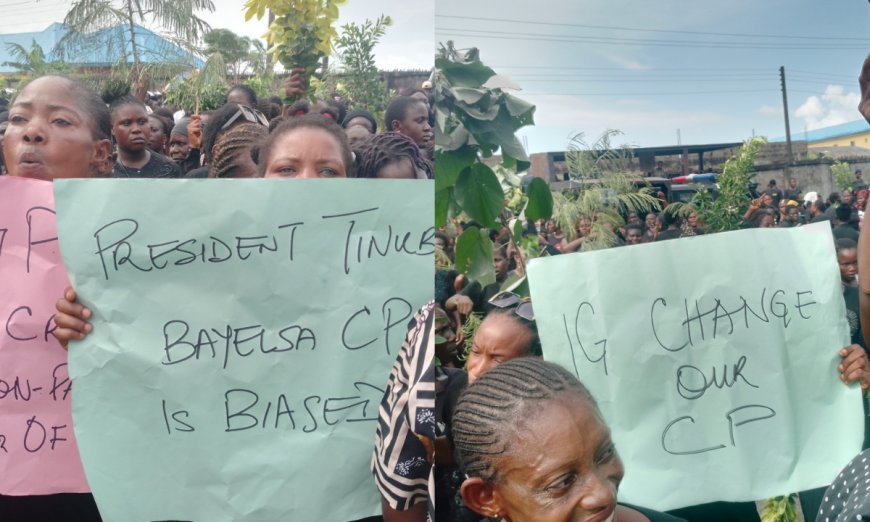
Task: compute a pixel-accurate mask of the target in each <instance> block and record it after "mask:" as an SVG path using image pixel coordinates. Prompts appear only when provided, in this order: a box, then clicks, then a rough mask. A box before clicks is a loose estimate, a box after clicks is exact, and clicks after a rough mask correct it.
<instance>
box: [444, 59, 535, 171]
mask: <svg viewBox="0 0 870 522" xmlns="http://www.w3.org/2000/svg"><path fill="white" fill-rule="evenodd" d="M435 68H436V71H437V75H436V78H435V98H436V101H435V135H436V144H435V150H436V151H444V152H451V151H458V150H461V149H463V148H465V147H471V148H473V149H474V150H475V152H477V153H479V154H480V155H482V156H483V157H490V156H492V155H493V154H495V153H496V152H498V151H500V152H501V156H502V163H503V164H504V165H505V166H506V167H508V168H515V169H516V170H517V171H518V172H522V171H524V170H526V169H528V167H529V165H530V164H529V159H528V156H527V155H526V151H525V150H524V149H523V146H522V144H521V143H520V140H519V139H518V138H517V137H516V135H515V133H516V131H517V130H519V129H520V128H521V127H524V126H526V125H533V124H534V119H533V117H534V112H535V106H534V105H532V104H530V103H527V102H525V101H523V100H520V99H519V98H517V97H515V96H513V95H511V94H508V93H506V92H504V91H502V90H501V89H498V88H496V89H490V88H488V87H485V86H484V83H485V82H486V81H487V80H489V79H490V78H492V77H493V76H495V71H493V70H492V69H490V68H489V67H487V66H486V65H484V64H483V63H482V62H481V61H480V57H479V52H478V50H477V49H469V50H467V51H459V50H457V49H455V48H454V47H453V42H447V44H446V46H445V45H442V46H441V49H440V51H439V52H438V54H437V56H436V58H435ZM439 170H440V169H439Z"/></svg>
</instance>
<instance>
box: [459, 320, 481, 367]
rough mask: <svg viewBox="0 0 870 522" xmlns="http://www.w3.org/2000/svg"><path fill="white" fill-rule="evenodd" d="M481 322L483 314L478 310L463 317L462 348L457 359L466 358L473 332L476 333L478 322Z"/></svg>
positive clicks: (472, 339) (478, 326)
mask: <svg viewBox="0 0 870 522" xmlns="http://www.w3.org/2000/svg"><path fill="white" fill-rule="evenodd" d="M482 322H483V314H482V313H480V312H472V313H471V314H469V316H468V317H466V318H465V322H464V323H462V338H463V339H464V341H463V343H462V344H463V347H462V348H463V349H462V350H461V351H460V353H459V359H461V360H463V361H464V360H466V359H467V358H468V352H470V351H471V344H472V342H473V341H474V334H475V333H477V329H478V328H480V323H482Z"/></svg>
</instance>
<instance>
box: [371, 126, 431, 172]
mask: <svg viewBox="0 0 870 522" xmlns="http://www.w3.org/2000/svg"><path fill="white" fill-rule="evenodd" d="M354 153H355V154H356V156H357V177H358V178H376V177H378V172H379V171H380V170H381V169H382V168H384V167H385V166H387V165H389V164H391V163H394V162H396V161H401V160H402V159H405V158H408V159H409V160H411V164H412V165H414V168H415V169H417V170H419V171H422V172H424V173H425V174H426V177H427V178H428V179H432V177H433V170H432V163H430V162H429V160H427V159H426V158H425V157H423V154H422V153H421V152H420V148H419V147H417V144H416V143H414V140H412V139H411V138H409V137H407V136H405V135H404V134H400V133H398V132H382V133H381V134H374V135H372V136H370V137H369V138H366V139H364V140H361V141H359V142H357V143H356V145H355V146H354Z"/></svg>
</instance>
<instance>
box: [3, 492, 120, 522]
mask: <svg viewBox="0 0 870 522" xmlns="http://www.w3.org/2000/svg"><path fill="white" fill-rule="evenodd" d="M0 520H2V521H3V522H47V521H53V520H62V521H64V522H102V520H103V519H102V517H100V512H99V511H98V510H97V504H96V502H94V496H93V495H92V494H90V493H59V494H57V495H30V496H26V497H12V496H4V495H0Z"/></svg>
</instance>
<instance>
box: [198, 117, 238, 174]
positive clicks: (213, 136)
mask: <svg viewBox="0 0 870 522" xmlns="http://www.w3.org/2000/svg"><path fill="white" fill-rule="evenodd" d="M238 110H239V106H238V104H235V103H227V104H225V105H223V106H221V108H219V109H217V110H216V111H214V112H213V113H212V114H211V117H210V118H209V119H208V121H206V123H205V127H203V129H202V148H201V149H200V154H203V155H205V156H206V157H208V158H209V161H211V149H212V148H213V147H214V143H215V141H217V138H218V135H219V134H221V129H222V128H223V126H224V124H226V122H228V121H229V120H230V118H232V117H233V116H235V114H236V111H238Z"/></svg>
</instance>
